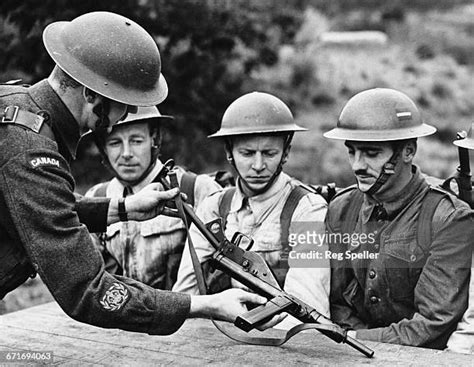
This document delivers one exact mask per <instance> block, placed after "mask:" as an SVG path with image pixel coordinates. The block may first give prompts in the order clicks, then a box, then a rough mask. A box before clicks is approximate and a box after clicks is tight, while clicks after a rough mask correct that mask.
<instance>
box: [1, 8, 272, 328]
mask: <svg viewBox="0 0 474 367" xmlns="http://www.w3.org/2000/svg"><path fill="white" fill-rule="evenodd" d="M43 41H44V44H45V46H46V49H47V51H48V53H49V54H50V56H51V57H52V58H53V60H54V61H55V63H56V66H55V68H54V70H53V71H52V73H51V75H50V76H49V78H48V79H47V80H43V81H40V82H39V83H37V84H35V85H33V86H31V87H28V88H27V87H24V86H11V85H3V86H1V87H0V108H1V111H3V112H2V117H1V119H0V121H1V123H0V166H1V167H2V174H1V177H0V203H1V205H0V299H1V298H3V297H4V296H5V294H7V293H8V292H10V291H11V290H13V289H15V288H16V287H18V286H19V285H20V284H22V283H23V282H24V281H26V280H27V279H28V277H33V276H35V275H36V274H37V273H38V274H39V275H40V276H41V278H42V279H43V281H44V282H45V283H46V285H47V287H48V288H49V290H50V291H51V293H52V295H53V297H54V298H55V300H56V301H57V302H58V303H59V305H60V306H61V308H62V309H63V310H64V311H65V312H66V313H67V314H68V315H70V316H71V317H73V318H75V319H77V320H79V321H82V322H86V323H90V324H92V325H96V326H102V327H107V328H121V329H124V330H130V331H140V332H146V333H150V334H169V333H172V332H174V331H176V330H177V329H178V328H179V327H180V326H181V324H182V323H183V321H184V319H185V318H186V317H195V316H214V317H217V318H223V319H226V320H232V321H233V320H234V319H235V317H236V316H237V315H238V314H240V313H242V312H244V310H245V307H244V306H243V303H244V302H254V303H259V304H260V303H262V302H265V301H266V300H265V299H264V298H262V297H258V296H256V295H253V294H249V293H246V292H243V291H242V292H235V291H234V292H231V293H227V294H224V295H216V296H211V297H208V296H206V297H190V296H189V295H184V294H173V293H169V292H161V291H157V290H155V289H153V288H151V287H149V286H146V285H144V284H143V283H139V282H137V281H135V280H132V279H129V278H125V277H116V276H113V275H111V274H109V273H107V272H105V271H104V263H103V260H102V257H101V256H100V254H99V252H98V251H97V249H96V248H95V247H94V244H93V243H92V241H91V239H90V236H89V233H88V231H87V229H86V226H84V225H83V224H82V223H84V224H86V225H87V228H88V229H89V231H104V230H105V228H106V225H107V224H112V223H114V222H117V221H118V220H119V218H122V219H123V218H124V217H125V216H127V217H128V219H131V220H144V219H149V218H152V217H154V216H155V215H157V214H158V213H160V212H161V210H162V207H163V203H164V201H166V200H169V199H171V198H173V197H174V196H175V195H177V192H178V190H177V189H175V190H170V191H168V192H162V191H160V190H159V189H160V186H159V185H158V184H153V185H150V186H149V187H147V188H146V189H143V190H141V191H140V192H139V193H137V194H136V195H133V196H130V197H127V198H126V199H124V198H120V199H118V200H117V199H108V198H104V199H97V198H95V199H94V200H92V201H91V200H79V201H76V199H75V196H74V194H73V191H74V180H73V177H72V176H71V173H70V170H69V164H68V162H69V161H70V160H72V159H74V158H75V152H76V146H77V142H78V140H79V137H80V135H81V133H82V132H85V131H87V130H88V129H91V130H94V131H97V130H103V129H108V128H110V127H111V126H112V125H113V124H114V123H116V122H117V121H118V120H120V119H121V118H123V117H125V115H126V113H127V111H128V110H132V111H133V108H131V106H152V105H156V104H158V103H160V102H161V101H163V100H164V99H165V97H166V95H167V86H166V82H165V79H164V78H163V76H162V75H161V61H160V54H159V51H158V48H157V46H156V44H155V42H154V40H153V38H152V37H151V36H150V35H149V34H148V33H147V32H146V31H145V30H144V29H143V28H142V27H140V26H139V25H138V24H136V23H134V22H133V21H131V20H130V19H127V18H125V17H123V16H120V15H117V14H113V13H108V12H93V13H88V14H85V15H82V16H80V17H78V18H76V19H74V20H72V21H70V22H55V23H52V24H50V25H49V26H48V27H47V28H46V29H45V31H44V33H43Z"/></svg>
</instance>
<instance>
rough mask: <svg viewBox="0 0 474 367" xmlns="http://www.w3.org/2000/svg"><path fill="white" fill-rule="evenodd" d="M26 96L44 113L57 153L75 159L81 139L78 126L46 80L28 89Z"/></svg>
mask: <svg viewBox="0 0 474 367" xmlns="http://www.w3.org/2000/svg"><path fill="white" fill-rule="evenodd" d="M28 94H29V95H30V97H31V98H32V99H33V100H34V101H35V103H36V104H37V105H38V106H39V108H40V109H41V110H42V111H45V112H46V114H47V117H46V121H47V122H48V123H49V125H50V126H51V128H52V129H53V132H54V136H55V138H56V141H57V143H58V148H59V152H60V153H61V154H62V155H64V156H65V157H68V158H69V157H70V158H71V159H76V149H77V144H78V142H79V138H80V137H81V135H80V130H79V125H78V123H77V121H76V120H75V118H74V116H73V115H72V114H71V112H70V111H69V109H68V108H67V107H66V105H65V104H64V103H63V101H62V100H61V98H59V96H58V95H57V94H56V92H55V91H54V89H53V88H52V87H51V85H49V83H48V80H47V79H44V80H42V81H40V82H38V83H36V84H35V85H33V86H31V87H30V88H28ZM48 117H49V119H48Z"/></svg>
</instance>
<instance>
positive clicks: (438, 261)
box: [357, 200, 474, 348]
mask: <svg viewBox="0 0 474 367" xmlns="http://www.w3.org/2000/svg"><path fill="white" fill-rule="evenodd" d="M448 202H449V200H443V201H442V202H441V203H440V205H439V207H438V209H437V212H438V211H442V212H448V215H447V216H445V217H443V218H440V217H439V216H437V215H436V213H435V216H434V220H433V224H432V226H433V228H434V229H435V234H434V236H433V241H432V244H431V247H430V251H429V256H428V258H427V261H426V263H425V265H424V267H423V269H422V271H421V274H420V277H419V279H418V282H417V284H416V286H415V294H414V303H415V308H416V309H417V310H418V312H416V313H415V314H414V315H413V317H412V318H411V319H403V320H401V321H399V322H397V323H393V324H391V325H390V326H387V327H381V328H374V329H367V330H358V331H357V338H359V339H365V340H373V341H381V342H385V343H394V344H403V345H413V346H423V345H428V344H429V345H432V346H433V347H436V348H444V347H445V346H446V342H447V336H449V334H450V333H451V332H452V331H454V330H455V328H456V324H457V323H458V321H459V320H460V319H461V317H462V315H463V313H464V311H465V310H466V309H467V303H468V292H469V277H470V271H471V256H472V238H473V236H474V226H473V223H472V218H471V214H472V213H471V211H470V210H468V209H467V207H466V208H465V207H464V206H463V207H459V208H457V209H455V210H454V211H453V210H452V208H450V210H449V209H446V205H447V204H448ZM442 204H444V205H442ZM437 217H438V219H436V218H437Z"/></svg>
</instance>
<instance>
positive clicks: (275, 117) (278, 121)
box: [209, 92, 307, 138]
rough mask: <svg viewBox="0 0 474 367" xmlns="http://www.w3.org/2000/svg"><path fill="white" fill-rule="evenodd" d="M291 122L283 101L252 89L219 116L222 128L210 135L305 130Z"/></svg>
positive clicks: (291, 118)
mask: <svg viewBox="0 0 474 367" xmlns="http://www.w3.org/2000/svg"><path fill="white" fill-rule="evenodd" d="M305 130H307V129H305V128H303V127H301V126H298V125H296V124H295V122H294V118H293V114H292V113H291V111H290V109H289V108H288V106H287V105H286V104H285V103H283V101H282V100H281V99H279V98H277V97H275V96H273V95H271V94H268V93H262V92H252V93H248V94H244V95H243V96H241V97H239V98H237V99H236V100H235V101H234V102H232V103H231V104H230V106H229V107H228V108H227V110H226V111H225V113H224V116H223V117H222V123H221V128H220V129H219V131H217V132H216V133H214V134H212V135H209V137H210V138H221V137H231V136H236V135H248V134H272V133H288V134H292V133H293V132H295V131H305Z"/></svg>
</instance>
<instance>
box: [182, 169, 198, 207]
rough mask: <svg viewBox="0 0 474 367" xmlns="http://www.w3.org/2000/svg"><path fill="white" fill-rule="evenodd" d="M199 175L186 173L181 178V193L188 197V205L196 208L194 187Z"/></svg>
mask: <svg viewBox="0 0 474 367" xmlns="http://www.w3.org/2000/svg"><path fill="white" fill-rule="evenodd" d="M196 178H197V175H196V174H195V173H194V172H189V171H188V172H184V173H183V176H182V177H181V185H180V191H181V192H183V193H185V194H186V196H187V197H188V198H187V200H186V203H188V204H189V205H191V206H193V207H194V187H195V184H196Z"/></svg>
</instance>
